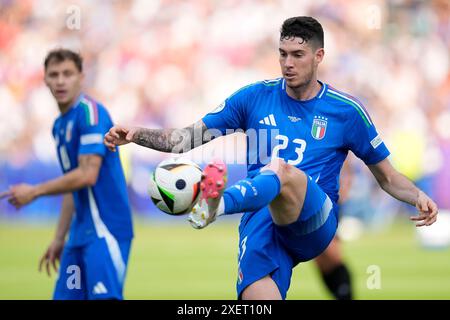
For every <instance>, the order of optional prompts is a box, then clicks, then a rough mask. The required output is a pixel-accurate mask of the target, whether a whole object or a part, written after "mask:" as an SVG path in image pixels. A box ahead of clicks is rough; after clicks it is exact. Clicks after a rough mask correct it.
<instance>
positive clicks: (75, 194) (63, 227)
mask: <svg viewBox="0 0 450 320" xmlns="http://www.w3.org/2000/svg"><path fill="white" fill-rule="evenodd" d="M44 65H45V83H46V84H47V86H48V87H49V89H50V91H51V93H52V95H53V96H54V98H55V99H56V101H57V103H58V106H59V110H60V112H61V114H60V116H59V117H58V118H57V119H56V121H55V123H54V126H53V137H54V138H55V141H56V147H57V152H58V158H59V162H60V165H61V168H62V170H63V172H64V175H63V176H61V177H59V178H56V179H53V180H50V181H47V182H44V183H41V184H38V185H28V184H20V185H15V186H12V187H11V188H10V190H9V192H8V193H7V194H4V195H3V196H8V197H9V202H10V203H11V204H13V205H14V206H16V207H17V208H20V207H22V206H24V205H26V204H28V203H30V202H32V201H33V200H35V199H37V198H38V197H41V196H45V195H55V194H64V198H63V204H62V209H61V216H60V220H59V223H58V227H57V231H56V236H55V239H54V240H53V241H52V243H51V244H50V246H49V248H48V249H47V251H46V252H45V254H44V256H43V257H42V259H41V261H40V264H39V269H41V267H42V265H43V264H45V265H46V269H47V272H48V273H49V275H50V268H51V265H53V267H54V268H55V271H56V270H57V267H56V262H57V260H59V259H60V266H59V278H58V280H57V282H56V287H55V291H54V299H77V300H78V299H123V285H124V281H125V274H126V269H127V261H128V256H129V252H130V246H131V241H132V237H133V230H132V220H131V209H130V205H129V202H128V195H127V189H126V182H125V177H124V173H123V170H122V166H121V163H120V159H119V155H118V154H117V153H114V152H111V151H109V150H107V148H106V147H105V145H104V144H103V136H104V134H105V133H106V132H108V130H109V129H110V128H111V127H112V126H113V123H112V121H111V118H110V116H109V114H108V112H107V110H106V109H105V107H104V106H103V105H101V104H100V103H99V102H97V101H95V100H93V99H92V98H90V97H88V96H87V95H85V94H83V93H82V80H83V77H84V76H83V72H82V58H81V56H80V55H78V54H77V53H75V52H72V51H70V50H66V49H57V50H54V51H51V52H50V53H49V54H48V55H47V57H46V59H45V63H44ZM69 226H70V232H69V238H68V240H67V243H66V244H65V238H66V233H67V231H68V230H69Z"/></svg>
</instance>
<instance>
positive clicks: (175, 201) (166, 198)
mask: <svg viewBox="0 0 450 320" xmlns="http://www.w3.org/2000/svg"><path fill="white" fill-rule="evenodd" d="M201 177H202V169H201V168H200V167H199V166H198V165H197V164H195V163H194V162H192V161H191V160H189V159H185V158H177V159H168V160H164V161H162V162H161V163H160V164H158V166H157V167H156V169H155V171H154V172H153V173H152V174H151V177H150V185H149V189H148V192H149V195H150V197H151V199H152V201H153V203H154V204H155V205H156V207H157V208H158V209H160V210H161V211H163V212H165V213H168V214H170V215H182V214H186V213H189V212H190V211H191V210H192V208H193V207H194V206H195V204H196V203H197V202H198V200H199V198H200V181H201Z"/></svg>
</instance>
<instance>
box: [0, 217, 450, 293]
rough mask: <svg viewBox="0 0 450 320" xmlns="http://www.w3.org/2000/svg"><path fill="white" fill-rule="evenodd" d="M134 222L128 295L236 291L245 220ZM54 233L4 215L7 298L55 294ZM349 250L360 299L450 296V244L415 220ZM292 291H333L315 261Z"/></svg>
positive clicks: (0, 259) (1, 289)
mask: <svg viewBox="0 0 450 320" xmlns="http://www.w3.org/2000/svg"><path fill="white" fill-rule="evenodd" d="M180 219H182V218H180ZM134 225H135V234H136V238H135V241H134V243H133V247H132V251H131V257H130V262H129V269H128V275H127V281H126V285H125V292H124V295H125V298H126V299H235V298H236V296H235V281H236V269H237V268H236V260H237V246H238V244H237V222H234V221H231V222H230V221H222V222H221V221H217V222H215V223H214V224H213V225H211V226H209V227H208V228H206V229H204V230H194V229H192V228H191V227H190V226H189V225H188V224H181V223H180V224H178V223H177V224H169V223H157V222H153V221H151V220H150V221H135V224H134ZM53 234H54V226H53V225H45V226H38V225H25V224H18V223H11V222H8V223H7V222H5V221H2V222H0V299H50V298H51V295H52V291H53V285H54V281H55V276H52V277H51V278H49V277H48V276H47V275H46V274H45V273H42V274H39V273H38V271H37V269H38V260H39V258H40V256H41V254H42V253H43V252H44V250H45V249H46V247H47V245H48V243H49V241H50V240H51V238H52V236H53ZM343 250H344V256H345V258H346V260H347V261H348V264H349V266H350V268H351V271H352V274H353V287H354V291H355V298H357V299H450V250H449V249H445V250H424V249H423V248H421V247H420V246H419V245H418V242H417V239H416V235H415V231H414V226H413V225H412V224H409V223H408V222H406V223H404V222H402V223H398V222H397V223H396V224H394V226H392V227H391V228H389V229H388V230H386V231H383V232H377V233H374V232H366V233H365V234H364V235H363V237H362V238H361V239H359V240H357V241H353V242H346V243H344V244H343ZM371 265H376V266H378V267H379V268H380V269H379V270H380V285H381V288H379V289H369V288H367V281H368V278H369V277H370V276H371V274H369V273H367V268H368V267H369V266H371ZM287 298H288V299H330V298H331V297H330V296H329V295H328V293H327V292H326V290H325V289H324V286H323V284H322V283H321V281H320V278H319V274H318V272H317V270H316V269H315V266H314V264H313V263H311V262H308V263H304V264H300V265H299V266H297V267H296V268H295V270H294V274H293V277H292V282H291V288H290V290H289V292H288V297H287Z"/></svg>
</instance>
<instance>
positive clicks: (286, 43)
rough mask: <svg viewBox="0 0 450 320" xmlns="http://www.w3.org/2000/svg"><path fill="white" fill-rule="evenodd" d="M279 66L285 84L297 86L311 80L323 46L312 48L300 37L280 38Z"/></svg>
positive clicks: (292, 86)
mask: <svg viewBox="0 0 450 320" xmlns="http://www.w3.org/2000/svg"><path fill="white" fill-rule="evenodd" d="M279 51H280V66H281V72H282V74H283V77H284V79H285V80H286V84H287V85H288V86H289V87H291V88H298V87H302V86H305V85H308V83H310V82H311V80H312V79H313V77H314V75H315V73H316V71H317V67H318V65H319V63H320V62H321V61H322V58H323V53H324V51H323V48H319V49H314V48H313V46H312V45H310V44H308V43H307V42H304V41H303V39H302V38H298V37H295V38H288V39H281V40H280V48H279Z"/></svg>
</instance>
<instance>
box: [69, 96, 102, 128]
mask: <svg viewBox="0 0 450 320" xmlns="http://www.w3.org/2000/svg"><path fill="white" fill-rule="evenodd" d="M76 108H77V113H78V116H79V117H82V118H83V119H85V120H86V121H87V123H88V124H90V125H95V124H97V123H98V121H99V119H100V118H103V117H105V116H106V117H108V118H109V113H108V111H107V109H106V108H105V106H104V105H103V104H102V103H100V102H99V101H98V100H96V99H94V98H92V97H91V96H89V95H86V94H83V95H82V96H81V98H80V100H79V102H78V105H77V107H76Z"/></svg>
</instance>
